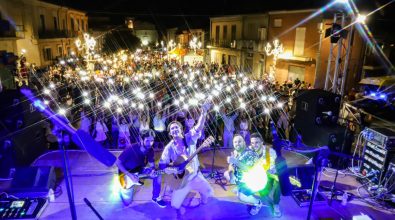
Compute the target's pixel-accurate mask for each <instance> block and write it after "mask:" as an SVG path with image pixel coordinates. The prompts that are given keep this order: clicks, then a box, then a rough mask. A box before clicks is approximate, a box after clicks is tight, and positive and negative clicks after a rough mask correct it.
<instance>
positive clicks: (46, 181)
mask: <svg viewBox="0 0 395 220" xmlns="http://www.w3.org/2000/svg"><path fill="white" fill-rule="evenodd" d="M55 182H56V174H55V168H54V167H49V166H48V167H47V166H40V167H19V168H17V169H16V170H15V174H14V178H13V180H12V183H11V188H10V190H9V192H12V193H48V191H49V189H54V187H55Z"/></svg>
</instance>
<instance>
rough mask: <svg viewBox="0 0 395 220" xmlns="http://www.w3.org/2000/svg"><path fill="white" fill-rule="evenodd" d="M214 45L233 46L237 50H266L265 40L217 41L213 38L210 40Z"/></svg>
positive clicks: (211, 44) (210, 43)
mask: <svg viewBox="0 0 395 220" xmlns="http://www.w3.org/2000/svg"><path fill="white" fill-rule="evenodd" d="M209 45H210V46H212V47H222V48H231V49H237V50H249V51H258V52H264V50H265V41H263V40H234V41H221V40H219V41H215V40H214V39H212V40H211V41H210V42H209Z"/></svg>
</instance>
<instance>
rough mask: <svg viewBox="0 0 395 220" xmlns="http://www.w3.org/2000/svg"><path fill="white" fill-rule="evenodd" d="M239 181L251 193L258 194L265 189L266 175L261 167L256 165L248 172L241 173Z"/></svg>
mask: <svg viewBox="0 0 395 220" xmlns="http://www.w3.org/2000/svg"><path fill="white" fill-rule="evenodd" d="M241 181H242V182H244V183H245V184H246V186H247V187H248V188H249V189H250V190H251V191H253V192H258V191H260V190H262V189H264V188H265V187H266V184H267V175H266V171H265V169H264V168H263V166H262V165H261V164H260V163H258V164H256V165H255V166H253V167H252V168H251V169H250V170H248V171H246V172H244V173H243V176H242V178H241Z"/></svg>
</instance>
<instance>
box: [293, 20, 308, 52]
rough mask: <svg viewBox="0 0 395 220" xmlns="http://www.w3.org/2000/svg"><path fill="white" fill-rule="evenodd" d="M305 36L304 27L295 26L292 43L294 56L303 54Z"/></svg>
mask: <svg viewBox="0 0 395 220" xmlns="http://www.w3.org/2000/svg"><path fill="white" fill-rule="evenodd" d="M305 36H306V28H305V27H298V28H296V33H295V44H294V55H295V56H303V53H304V41H305Z"/></svg>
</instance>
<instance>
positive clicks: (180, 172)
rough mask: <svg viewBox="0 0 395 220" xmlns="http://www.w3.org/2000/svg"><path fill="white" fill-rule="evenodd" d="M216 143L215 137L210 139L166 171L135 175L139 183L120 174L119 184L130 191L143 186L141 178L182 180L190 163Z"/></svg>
mask: <svg viewBox="0 0 395 220" xmlns="http://www.w3.org/2000/svg"><path fill="white" fill-rule="evenodd" d="M214 141H215V139H214V137H213V136H210V137H208V138H207V139H206V140H204V142H203V143H202V144H201V145H200V147H199V148H198V149H197V150H196V151H195V152H194V153H193V154H192V155H191V156H190V157H188V158H186V159H184V157H179V158H177V160H176V161H175V162H174V163H173V164H172V166H169V167H166V168H165V169H161V170H154V171H153V172H152V173H151V171H149V172H143V173H140V174H139V173H134V174H133V175H134V176H135V177H136V179H137V181H135V180H132V178H130V177H129V176H128V175H125V173H120V174H119V182H120V184H121V186H122V188H124V189H130V188H132V187H134V186H141V185H142V183H141V182H139V181H138V179H140V178H147V177H151V178H152V177H155V176H158V175H161V174H174V175H175V176H176V177H177V178H182V177H183V176H184V174H185V173H186V171H185V167H186V166H187V165H188V163H189V162H191V161H192V159H193V158H194V157H195V156H196V155H197V154H198V153H199V152H200V151H201V150H202V149H204V148H207V147H209V146H210V145H211V144H212V143H213V142H214Z"/></svg>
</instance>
